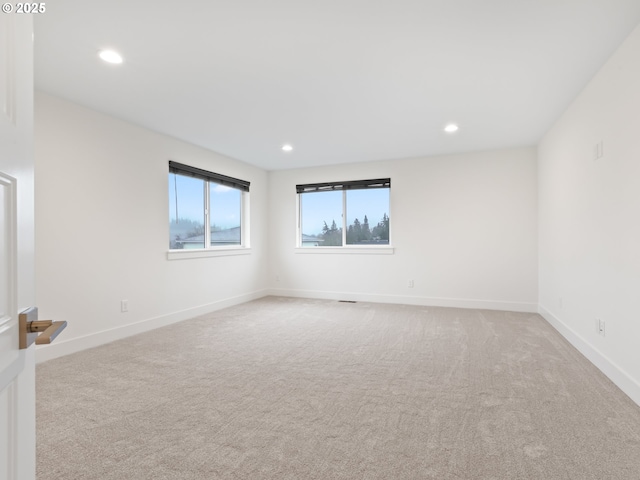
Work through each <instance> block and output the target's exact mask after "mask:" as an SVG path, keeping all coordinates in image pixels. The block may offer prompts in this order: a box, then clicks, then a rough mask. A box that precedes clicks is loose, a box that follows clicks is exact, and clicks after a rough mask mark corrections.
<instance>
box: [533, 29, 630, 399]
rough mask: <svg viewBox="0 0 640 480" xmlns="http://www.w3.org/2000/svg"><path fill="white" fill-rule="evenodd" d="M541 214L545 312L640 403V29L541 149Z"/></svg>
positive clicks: (541, 292) (541, 258) (616, 54)
mask: <svg viewBox="0 0 640 480" xmlns="http://www.w3.org/2000/svg"><path fill="white" fill-rule="evenodd" d="M601 141H602V142H603V146H604V156H603V157H602V158H600V159H598V160H594V159H593V149H594V146H595V145H596V144H598V143H599V142H601ZM539 215H540V218H539V230H540V239H539V244H540V245H539V248H540V251H539V262H540V269H539V272H540V273H539V277H540V285H539V289H540V311H541V313H542V314H543V315H544V316H545V318H547V319H548V320H549V321H550V322H551V323H552V324H553V325H555V326H556V327H557V328H558V329H559V330H560V331H561V332H562V333H563V334H564V335H565V336H566V337H567V338H568V339H569V340H570V341H571V342H572V343H573V344H574V345H575V346H576V347H578V348H579V349H580V350H581V351H582V352H583V353H584V354H585V355H586V356H587V357H588V358H590V359H591V360H592V361H593V362H594V363H595V364H596V365H597V366H598V367H600V369H601V370H603V371H604V372H605V373H606V374H607V375H608V376H609V377H610V378H611V379H613V380H614V381H615V382H616V383H617V384H618V386H620V387H621V388H622V389H623V390H624V391H625V392H627V394H629V395H630V396H631V397H632V398H633V399H634V400H635V401H636V403H639V404H640V383H639V382H640V348H639V344H638V339H640V313H639V312H640V27H638V28H636V30H635V31H634V32H633V33H632V34H631V36H630V37H629V38H628V39H627V40H626V42H625V43H624V44H623V45H622V46H621V47H620V48H619V50H618V51H617V52H616V53H615V54H614V55H613V56H612V58H611V59H610V60H609V61H608V62H607V63H606V64H605V65H604V66H603V68H602V69H601V70H600V72H599V73H598V74H597V75H596V76H595V77H594V78H593V80H592V81H591V82H590V83H589V85H588V86H587V87H586V88H585V89H584V91H583V92H582V93H581V94H580V95H579V96H578V98H577V99H576V100H575V101H574V102H573V104H572V105H571V106H570V108H569V109H568V110H567V111H566V112H565V113H564V114H563V115H562V117H561V118H560V119H559V120H558V121H557V122H556V124H555V125H554V126H553V128H551V130H550V131H549V132H548V133H547V134H546V135H545V137H544V138H543V140H542V141H541V143H540V146H539ZM596 318H599V319H602V320H604V321H605V322H606V329H605V336H604V337H603V336H600V335H598V334H597V333H596V329H595V320H596Z"/></svg>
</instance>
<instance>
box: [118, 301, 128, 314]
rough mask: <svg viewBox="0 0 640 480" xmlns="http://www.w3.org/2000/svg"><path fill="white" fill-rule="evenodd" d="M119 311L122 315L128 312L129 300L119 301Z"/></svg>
mask: <svg viewBox="0 0 640 480" xmlns="http://www.w3.org/2000/svg"><path fill="white" fill-rule="evenodd" d="M120 311H121V312H122V313H126V312H128V311H129V300H121V301H120Z"/></svg>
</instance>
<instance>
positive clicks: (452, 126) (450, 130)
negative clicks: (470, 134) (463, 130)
mask: <svg viewBox="0 0 640 480" xmlns="http://www.w3.org/2000/svg"><path fill="white" fill-rule="evenodd" d="M458 128H460V127H458V125H456V124H455V123H450V124H449V125H447V126H446V127H444V131H445V132H447V133H453V132H457V131H458Z"/></svg>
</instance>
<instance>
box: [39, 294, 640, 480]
mask: <svg viewBox="0 0 640 480" xmlns="http://www.w3.org/2000/svg"><path fill="white" fill-rule="evenodd" d="M37 381H38V383H37V385H38V386H37V421H38V469H37V470H38V479H39V480H53V479H56V480H76V479H96V480H109V479H114V480H123V479H136V480H138V479H150V480H151V479H153V480H161V479H207V480H209V479H279V480H285V479H439V480H446V479H483V480H484V479H505V480H506V479H508V480H517V479H545V480H555V479H576V480H589V479H598V480H603V479H613V480H625V479H629V480H637V479H640V407H638V406H637V405H635V404H634V403H633V402H632V401H631V400H630V399H629V398H628V397H627V396H625V395H624V394H623V393H622V392H621V391H620V390H618V389H617V388H616V387H615V386H614V385H613V384H612V383H611V382H610V381H609V380H608V379H607V378H606V377H605V376H604V375H602V374H601V373H600V372H599V371H598V370H597V369H596V368H595V367H594V366H592V365H591V364H590V363H589V362H588V361H587V360H586V359H585V358H584V357H582V355H581V354H580V353H578V352H577V351H576V350H575V349H574V348H573V347H571V346H570V345H569V344H568V343H567V342H566V341H565V340H564V339H563V338H562V337H561V336H560V335H559V334H558V333H557V332H556V331H555V330H553V329H552V328H551V327H550V326H549V325H548V324H547V323H546V322H545V321H544V320H543V319H542V318H541V317H539V316H538V315H533V314H522V313H509V312H497V311H488V310H462V309H446V308H427V307H417V306H401V305H383V304H373V303H355V304H354V303H340V302H332V301H324V300H305V299H290V298H279V297H267V298H263V299H261V300H257V301H254V302H250V303H246V304H243V305H239V306H236V307H233V308H229V309H225V310H221V311H218V312H215V313H212V314H209V315H205V316H202V317H199V318H195V319H193V320H189V321H186V322H182V323H179V324H175V325H172V326H169V327H165V328H161V329H158V330H155V331H153V332H150V333H148V334H144V335H139V336H136V337H131V338H128V339H125V340H121V341H118V342H115V343H111V344H109V345H105V346H102V347H99V348H95V349H92V350H88V351H85V352H80V353H77V354H74V355H70V356H67V357H63V358H59V359H56V360H53V361H50V362H47V363H46V364H42V365H39V366H38V368H37Z"/></svg>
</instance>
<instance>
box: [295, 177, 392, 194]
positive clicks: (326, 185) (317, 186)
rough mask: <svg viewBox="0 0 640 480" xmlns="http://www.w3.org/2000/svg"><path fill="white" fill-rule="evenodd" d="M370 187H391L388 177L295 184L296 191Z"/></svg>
mask: <svg viewBox="0 0 640 480" xmlns="http://www.w3.org/2000/svg"><path fill="white" fill-rule="evenodd" d="M370 188H391V179H390V178H378V179H375V180H350V181H348V182H323V183H307V184H304V185H296V192H297V193H309V192H327V191H331V190H366V189H370Z"/></svg>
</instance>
